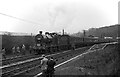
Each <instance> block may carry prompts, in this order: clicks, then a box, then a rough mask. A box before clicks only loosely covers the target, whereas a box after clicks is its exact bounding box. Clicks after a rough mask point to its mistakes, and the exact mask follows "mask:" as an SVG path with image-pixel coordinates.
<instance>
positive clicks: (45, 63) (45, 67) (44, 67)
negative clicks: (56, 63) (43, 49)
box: [41, 55, 48, 77]
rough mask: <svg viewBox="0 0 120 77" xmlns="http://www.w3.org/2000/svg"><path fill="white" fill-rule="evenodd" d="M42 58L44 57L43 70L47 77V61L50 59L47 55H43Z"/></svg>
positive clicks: (42, 61)
mask: <svg viewBox="0 0 120 77" xmlns="http://www.w3.org/2000/svg"><path fill="white" fill-rule="evenodd" d="M42 58H43V59H42V60H41V70H42V74H43V76H45V77H46V75H47V61H48V59H47V58H46V56H45V55H42Z"/></svg>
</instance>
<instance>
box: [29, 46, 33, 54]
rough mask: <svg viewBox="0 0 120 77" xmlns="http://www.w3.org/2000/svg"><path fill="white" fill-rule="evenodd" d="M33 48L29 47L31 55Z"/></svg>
mask: <svg viewBox="0 0 120 77" xmlns="http://www.w3.org/2000/svg"><path fill="white" fill-rule="evenodd" d="M32 51H33V50H32V46H29V53H30V54H32Z"/></svg>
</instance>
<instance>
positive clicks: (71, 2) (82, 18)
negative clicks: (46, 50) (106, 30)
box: [0, 0, 119, 33]
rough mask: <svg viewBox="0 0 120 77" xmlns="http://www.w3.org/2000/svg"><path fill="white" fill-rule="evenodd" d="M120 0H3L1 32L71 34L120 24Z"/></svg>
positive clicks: (0, 1)
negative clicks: (40, 31) (63, 31)
mask: <svg viewBox="0 0 120 77" xmlns="http://www.w3.org/2000/svg"><path fill="white" fill-rule="evenodd" d="M118 1H119V0H0V31H9V32H25V33H38V31H39V30H42V31H44V32H45V31H49V32H60V31H61V30H62V29H65V31H66V32H68V33H76V32H78V31H82V30H87V29H89V28H92V27H94V28H96V27H102V26H109V25H114V24H117V23H118Z"/></svg>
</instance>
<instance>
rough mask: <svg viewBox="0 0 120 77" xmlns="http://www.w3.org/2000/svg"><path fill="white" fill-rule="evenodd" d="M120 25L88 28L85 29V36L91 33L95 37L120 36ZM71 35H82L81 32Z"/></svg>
mask: <svg viewBox="0 0 120 77" xmlns="http://www.w3.org/2000/svg"><path fill="white" fill-rule="evenodd" d="M119 29H120V25H119V24H117V25H111V26H105V27H100V28H90V29H89V30H86V33H85V34H86V36H89V35H93V36H97V37H103V36H106V37H117V36H119V37H120V30H119ZM73 36H79V37H82V36H83V33H80V32H78V33H75V34H73Z"/></svg>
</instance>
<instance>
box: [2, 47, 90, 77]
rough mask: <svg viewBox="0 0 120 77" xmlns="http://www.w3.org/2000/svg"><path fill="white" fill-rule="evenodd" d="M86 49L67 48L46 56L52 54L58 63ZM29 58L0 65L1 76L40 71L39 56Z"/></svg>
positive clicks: (9, 76) (8, 76)
mask: <svg viewBox="0 0 120 77" xmlns="http://www.w3.org/2000/svg"><path fill="white" fill-rule="evenodd" d="M86 49H89V47H85V48H81V49H80V50H75V51H74V52H73V51H71V50H68V51H69V52H68V51H65V52H61V53H55V54H51V55H47V57H50V56H53V57H54V58H55V59H56V62H57V64H59V63H61V62H63V61H65V60H66V59H69V58H71V57H73V56H76V55H78V54H79V53H83V52H84V51H85V50H86ZM79 51H81V52H79ZM58 54H59V55H58ZM30 58H31V59H30ZM30 58H27V59H26V60H25V61H22V60H23V59H22V60H20V61H18V62H15V61H14V62H15V63H14V62H13V63H12V64H10V65H4V66H2V67H0V69H2V77H12V76H18V75H31V74H32V75H35V74H37V73H39V72H40V71H41V70H40V68H39V67H40V60H41V57H38V56H37V58H35V57H30ZM33 71H34V73H33Z"/></svg>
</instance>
